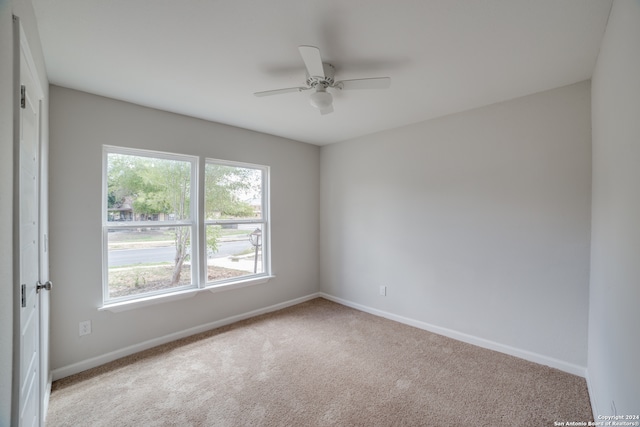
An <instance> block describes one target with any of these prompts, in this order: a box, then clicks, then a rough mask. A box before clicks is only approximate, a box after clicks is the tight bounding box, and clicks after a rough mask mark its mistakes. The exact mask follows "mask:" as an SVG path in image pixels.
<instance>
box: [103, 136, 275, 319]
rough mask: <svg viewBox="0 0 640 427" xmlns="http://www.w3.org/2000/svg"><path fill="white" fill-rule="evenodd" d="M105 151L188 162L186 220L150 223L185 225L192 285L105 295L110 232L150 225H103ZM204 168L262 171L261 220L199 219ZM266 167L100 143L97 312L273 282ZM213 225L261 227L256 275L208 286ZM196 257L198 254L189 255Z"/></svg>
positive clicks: (105, 211)
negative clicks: (99, 298)
mask: <svg viewBox="0 0 640 427" xmlns="http://www.w3.org/2000/svg"><path fill="white" fill-rule="evenodd" d="M110 153H115V154H123V155H131V156H139V157H148V158H158V159H167V160H177V161H186V162H189V163H191V183H190V185H191V189H190V209H189V218H188V219H186V220H180V221H175V220H174V221H169V220H168V221H158V222H155V221H154V222H153V227H154V228H172V227H185V226H187V227H190V229H191V245H190V246H191V249H190V251H191V254H192V255H191V283H190V284H188V285H183V286H176V287H172V288H168V289H160V290H156V291H150V292H145V293H140V294H134V295H127V296H122V297H115V298H110V297H109V263H108V256H109V248H108V243H109V239H108V233H109V229H133V228H139V227H149V226H150V224H149V222H148V221H126V222H123V223H120V222H114V221H111V222H109V221H108V177H107V165H108V155H109V154H110ZM206 164H218V165H225V166H233V167H240V168H249V169H257V170H260V171H261V176H262V184H261V191H262V195H261V202H262V206H261V217H260V218H255V219H253V218H252V219H230V220H227V219H225V220H207V219H206V218H205V215H204V194H205V189H204V185H205V184H204V182H205V179H204V176H205V168H206ZM269 191H270V168H269V166H264V165H257V164H252V163H242V162H235V161H227V160H220V159H213V158H203V157H199V156H192V155H185V154H177V153H168V152H162V151H155V150H147V149H136V148H127V147H118V146H113V145H104V146H103V149H102V214H101V215H102V307H100V309H101V310H110V311H114V312H118V311H123V310H128V309H131V308H137V307H141V306H146V305H150V304H156V303H160V302H165V301H171V300H175V299H182V298H187V297H190V296H193V295H194V294H195V293H197V292H199V291H203V290H207V291H212V292H217V291H221V290H225V289H235V288H239V287H244V286H250V285H257V284H261V283H265V282H267V281H268V280H269V279H270V278H272V277H273V276H272V273H271V244H270V242H271V239H270V236H271V233H270V209H269V208H270V206H269V203H270V195H269ZM217 224H260V226H261V230H262V263H263V268H262V270H263V271H262V272H260V273H253V274H247V275H244V276H240V277H236V278H230V279H224V280H218V281H213V282H207V268H208V265H207V264H208V263H207V242H206V227H207V226H208V225H217ZM194 254H196V255H197V256H194Z"/></svg>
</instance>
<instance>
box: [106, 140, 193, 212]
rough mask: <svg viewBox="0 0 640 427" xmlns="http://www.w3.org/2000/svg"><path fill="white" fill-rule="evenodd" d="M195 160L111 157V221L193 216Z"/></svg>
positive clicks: (108, 158)
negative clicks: (192, 197)
mask: <svg viewBox="0 0 640 427" xmlns="http://www.w3.org/2000/svg"><path fill="white" fill-rule="evenodd" d="M190 195H191V163H190V162H188V161H182V160H168V159H158V158H151V157H142V156H133V155H128V154H118V153H109V154H108V156H107V221H109V222H111V221H178V220H185V219H189V218H190V213H189V209H190Z"/></svg>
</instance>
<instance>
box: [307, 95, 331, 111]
mask: <svg viewBox="0 0 640 427" xmlns="http://www.w3.org/2000/svg"><path fill="white" fill-rule="evenodd" d="M309 102H310V103H311V105H312V106H314V107H316V108H317V109H318V110H324V109H326V108H329V107H330V106H331V104H332V103H333V96H331V94H330V93H329V92H327V91H326V90H318V91H316V92H314V93H312V94H311V96H310V97H309Z"/></svg>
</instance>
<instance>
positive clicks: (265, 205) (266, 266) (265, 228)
mask: <svg viewBox="0 0 640 427" xmlns="http://www.w3.org/2000/svg"><path fill="white" fill-rule="evenodd" d="M207 164H211V165H221V166H231V167H237V168H246V169H255V170H259V171H260V172H261V177H262V182H261V188H260V190H261V203H262V206H261V209H260V210H261V216H260V218H252V219H217V220H216V219H206V218H205V220H204V224H203V226H202V234H201V236H202V239H201V240H202V242H203V244H202V248H201V253H202V254H203V256H205V255H204V254H206V253H207V248H206V235H205V233H206V228H207V226H208V225H224V224H260V226H261V230H262V237H261V239H262V270H263V271H262V272H260V273H254V274H247V275H244V276H240V277H237V278H230V279H223V280H216V281H213V282H208V281H207V280H206V278H207V267H208V265H207V262H206V260H205V262H203V263H202V264H203V267H202V274H203V277H204V282H205V286H206V287H207V288H210V289H211V288H213V289H215V288H220V287H226V286H228V285H230V284H231V285H233V284H244V283H246V282H253V281H254V280H256V279H258V280H259V279H264V278H269V277H272V276H271V257H270V255H271V245H270V242H271V239H270V235H271V233H270V228H271V227H270V221H269V218H270V216H269V200H270V198H269V188H270V185H269V175H270V173H269V172H270V170H269V166H263V165H256V164H253V163H243V162H234V161H229V160H220V159H212V158H207V159H205V168H206V165H207ZM205 185H206V184H205ZM202 204H203V205H204V201H203V202H202ZM203 210H204V209H203ZM202 216H203V218H204V215H202ZM202 259H204V258H202Z"/></svg>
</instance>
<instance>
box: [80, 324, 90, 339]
mask: <svg viewBox="0 0 640 427" xmlns="http://www.w3.org/2000/svg"><path fill="white" fill-rule="evenodd" d="M78 333H79V335H80V336H83V335H89V334H90V333H91V320H85V321H83V322H80V328H79V331H78Z"/></svg>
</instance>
